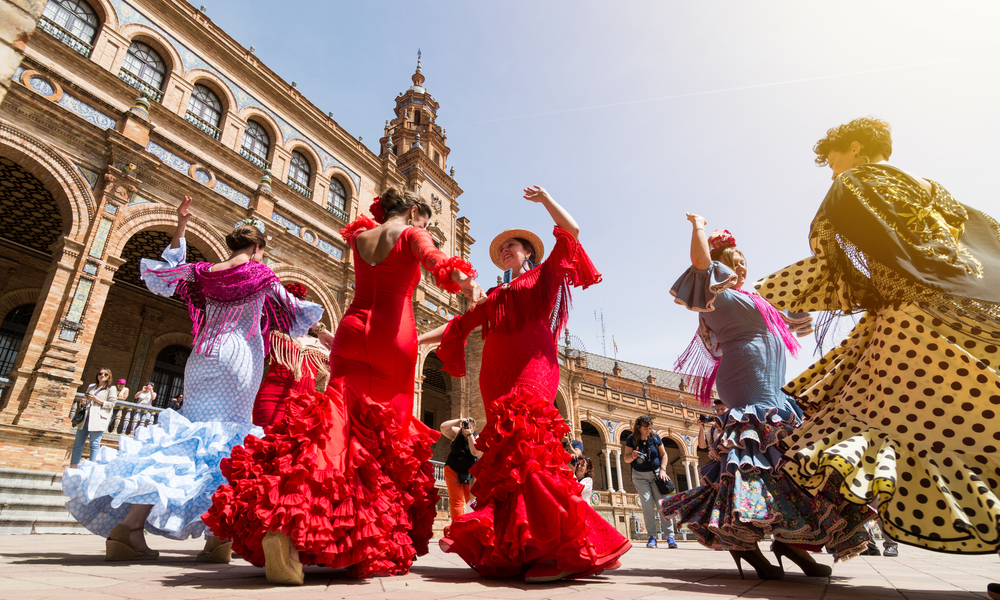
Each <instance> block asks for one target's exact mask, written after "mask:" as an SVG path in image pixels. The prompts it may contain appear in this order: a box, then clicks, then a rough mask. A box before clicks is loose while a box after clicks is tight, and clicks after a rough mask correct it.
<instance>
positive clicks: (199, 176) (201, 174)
mask: <svg viewBox="0 0 1000 600" xmlns="http://www.w3.org/2000/svg"><path fill="white" fill-rule="evenodd" d="M194 179H195V181H197V182H198V183H200V184H202V185H208V183H209V182H210V181H212V177H211V176H210V175H209V174H208V172H207V171H205V170H204V169H197V170H195V172H194Z"/></svg>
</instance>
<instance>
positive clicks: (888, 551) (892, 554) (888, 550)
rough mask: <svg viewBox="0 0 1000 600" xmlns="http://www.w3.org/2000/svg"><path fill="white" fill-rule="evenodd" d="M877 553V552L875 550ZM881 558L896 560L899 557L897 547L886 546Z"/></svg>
mask: <svg viewBox="0 0 1000 600" xmlns="http://www.w3.org/2000/svg"><path fill="white" fill-rule="evenodd" d="M876 552H878V550H876ZM882 556H888V557H889V558H896V557H897V556H899V547H897V546H886V547H885V551H884V552H882Z"/></svg>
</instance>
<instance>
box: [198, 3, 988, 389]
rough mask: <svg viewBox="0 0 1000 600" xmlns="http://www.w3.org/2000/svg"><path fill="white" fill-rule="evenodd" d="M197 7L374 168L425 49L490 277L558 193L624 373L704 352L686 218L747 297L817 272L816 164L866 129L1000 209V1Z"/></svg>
mask: <svg viewBox="0 0 1000 600" xmlns="http://www.w3.org/2000/svg"><path fill="white" fill-rule="evenodd" d="M199 2H205V3H206V4H207V6H206V8H207V14H208V16H209V17H211V18H212V19H213V20H214V21H215V22H216V23H217V24H219V25H220V26H221V27H222V28H223V29H225V30H226V31H228V32H229V34H230V35H232V36H233V37H234V38H235V39H236V40H237V41H239V42H240V43H242V44H243V45H244V46H247V47H249V46H251V45H252V46H255V47H256V54H257V55H258V56H259V57H260V58H261V59H262V60H264V62H265V63H266V64H267V65H268V66H269V67H270V68H271V69H273V70H274V71H275V72H276V73H278V74H279V75H280V76H281V77H283V78H284V79H285V80H286V81H289V82H290V81H296V82H297V83H298V89H299V90H300V91H302V92H303V93H304V94H305V95H306V97H308V98H309V99H310V100H311V101H312V102H313V103H315V104H316V105H317V106H319V107H320V108H321V109H322V110H324V111H332V112H333V116H334V118H335V119H336V120H337V121H338V122H339V123H340V124H341V125H342V126H344V127H345V128H346V129H347V130H348V131H349V132H350V133H351V134H353V135H355V136H363V137H364V141H365V143H366V144H367V145H368V147H369V148H373V149H374V150H375V151H376V152H377V151H378V139H379V138H380V137H381V135H382V128H383V124H384V122H385V120H386V119H388V118H390V117H392V107H393V99H394V98H395V96H396V94H397V93H400V92H402V91H404V90H405V89H406V88H407V87H408V86H409V85H410V80H409V77H410V75H411V74H412V73H413V68H414V66H415V59H416V52H417V49H418V48H420V49H421V50H422V51H423V63H422V66H423V73H424V75H425V76H426V77H427V81H426V84H425V87H427V89H428V90H429V91H430V92H431V93H432V94H433V95H434V96H435V97H436V98H437V100H438V101H439V102H440V103H441V109H440V111H439V114H438V121H437V122H438V124H440V125H441V126H443V127H445V128H447V129H448V142H449V145H450V147H451V150H452V152H451V157H450V160H449V163H450V165H451V166H454V167H455V169H456V179H457V181H458V183H459V185H460V186H461V187H462V188H463V189H464V190H465V193H464V194H463V195H462V196H461V198H460V199H459V201H460V204H461V214H463V215H465V216H467V217H469V219H471V221H472V235H473V237H475V238H476V239H477V240H478V242H477V244H476V245H475V246H474V249H473V254H472V260H473V264H474V265H476V267H477V268H478V269H479V272H480V281H481V283H483V285H484V286H485V287H489V285H490V283H491V282H495V278H496V275H497V272H496V269H495V268H494V267H493V266H492V264H491V263H490V261H489V258H488V246H489V242H490V240H492V238H493V236H494V235H495V234H496V233H498V232H499V231H501V230H503V229H506V228H508V227H527V228H530V229H532V230H534V231H535V232H537V233H538V234H539V235H541V236H542V238H543V240H545V241H546V242H547V243H548V244H549V245H551V243H552V237H551V228H552V225H551V222H550V220H549V218H548V216H547V214H546V213H545V211H544V210H543V209H542V208H541V207H539V206H538V205H534V204H530V203H528V202H526V201H524V200H522V199H521V192H520V190H521V189H522V188H524V187H525V186H527V185H532V184H538V185H542V186H544V187H546V188H547V189H548V190H549V191H550V193H551V194H552V195H553V196H554V197H555V198H556V199H557V200H558V201H559V202H560V203H562V204H563V205H564V206H565V207H566V208H567V209H568V210H569V211H570V212H571V213H572V214H573V215H574V216H575V217H576V219H577V220H578V221H579V223H580V226H581V235H580V237H581V240H582V242H583V244H584V246H585V247H586V249H587V250H588V252H589V253H590V255H591V257H592V258H593V260H594V262H595V264H596V265H597V266H598V268H599V269H600V270H601V271H602V272H603V273H604V282H603V283H602V284H601V285H599V286H596V287H593V288H591V289H590V290H587V291H585V292H579V291H578V292H577V293H576V294H575V298H574V299H575V310H574V312H573V313H572V316H571V319H570V324H569V327H570V330H571V332H572V333H573V334H574V335H576V336H578V337H579V338H580V339H581V340H582V341H583V343H584V344H585V346H586V349H587V350H588V351H591V352H598V353H600V352H602V349H601V345H600V343H599V341H598V338H597V327H596V325H595V320H594V312H595V311H599V310H601V308H602V307H603V312H604V320H605V325H606V329H607V353H608V355H609V356H610V355H612V352H613V350H612V345H611V340H612V335H613V336H614V339H615V340H616V341H617V344H618V356H619V358H621V359H623V360H627V361H630V362H636V363H641V364H647V365H652V366H657V367H660V368H671V366H672V365H673V362H674V360H675V359H676V358H677V356H678V354H679V353H680V352H681V351H682V350H683V349H684V348H685V347H686V345H687V344H688V342H689V341H690V340H691V338H692V336H693V334H694V330H695V327H696V323H697V318H696V316H695V315H694V314H693V313H689V312H687V311H685V310H684V309H683V308H681V307H680V306H677V305H675V304H674V303H673V301H672V298H671V297H670V295H669V293H668V290H669V289H670V286H671V284H672V283H673V281H674V280H675V279H676V278H677V277H678V276H679V275H680V274H681V273H682V272H683V270H684V269H685V268H687V266H688V265H689V260H688V245H689V239H690V238H689V236H690V225H689V224H688V222H687V221H686V220H685V218H684V213H685V211H695V212H699V213H701V214H702V215H704V216H705V217H706V218H707V219H708V228H709V229H714V228H725V229H729V230H730V231H732V232H733V234H734V235H735V236H736V239H737V241H738V244H739V247H740V248H741V249H742V250H743V251H744V252H745V253H746V255H747V258H748V262H749V268H750V274H749V276H748V279H749V280H750V281H754V280H756V279H758V278H760V277H763V276H766V275H768V274H769V273H771V272H773V271H775V270H778V269H780V268H782V267H784V266H786V265H788V264H790V263H793V262H795V261H797V260H799V259H801V258H804V257H806V256H807V255H808V254H809V247H808V241H807V236H808V229H809V223H810V221H811V219H812V217H813V215H814V214H815V212H816V209H817V208H818V207H819V204H820V202H821V201H822V199H823V196H824V195H825V193H826V191H827V189H828V188H829V185H830V175H831V173H830V170H829V169H828V168H822V169H821V168H818V167H816V166H815V165H814V164H813V162H812V161H813V158H814V155H813V153H812V152H811V148H812V146H813V144H814V143H815V142H816V140H817V139H819V138H820V137H822V136H823V135H824V133H825V131H826V130H827V129H828V128H830V127H832V126H835V125H838V124H840V123H843V122H846V121H849V120H850V119H852V118H855V117H858V116H864V115H875V116H878V117H881V118H883V119H886V120H887V121H889V122H890V124H891V125H892V127H893V141H894V148H893V149H894V152H893V155H892V159H891V162H892V163H893V164H896V165H898V166H900V167H902V168H904V169H907V170H909V171H912V172H915V173H917V174H918V175H921V176H923V177H926V178H929V179H933V180H935V181H938V182H940V183H942V184H943V185H944V186H945V187H947V188H948V189H949V190H950V191H951V192H952V193H953V194H954V195H955V196H956V197H957V198H958V199H959V200H960V201H963V202H965V203H967V204H971V205H973V206H976V207H977V208H980V209H983V210H985V211H987V212H990V213H992V214H993V215H994V216H1000V193H998V192H1000V188H998V187H997V186H996V185H993V187H991V184H993V180H994V179H995V177H996V176H995V171H996V166H997V165H998V164H1000V160H998V159H1000V149H998V145H997V140H998V139H1000V116H998V112H997V108H998V105H1000V102H998V100H1000V62H998V59H1000V34H998V31H1000V3H996V2H918V1H879V2H871V1H867V2H851V1H845V0H841V1H839V2H800V1H790V2H764V1H760V2H745V1H740V2H710V1H705V2H672V1H664V0H660V1H651V2H638V1H635V2H632V1H625V0H621V1H618V2H592V1H586V0H572V1H570V0H559V1H556V0H545V1H542V0H533V1H522V0H506V1H505V2H489V3H487V2H467V1H451V2H436V1H434V0H425V1H423V2H396V1H381V0H371V1H363V2H359V1H356V0H355V1H351V2H346V1H319V2H302V1H286V2H284V3H282V4H280V8H276V7H278V6H279V4H277V3H275V2H273V1H264V0H239V1H235V0H199ZM807 342H808V344H807V350H808V352H806V353H804V354H805V357H804V358H800V359H799V360H797V361H791V362H790V364H789V369H788V375H789V377H791V376H793V375H795V374H796V373H797V372H798V371H800V370H801V369H802V368H804V367H805V366H807V365H808V364H809V363H810V362H811V360H810V359H811V351H812V349H813V344H812V343H811V338H810V339H809V340H807Z"/></svg>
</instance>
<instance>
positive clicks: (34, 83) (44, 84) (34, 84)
mask: <svg viewBox="0 0 1000 600" xmlns="http://www.w3.org/2000/svg"><path fill="white" fill-rule="evenodd" d="M28 85H29V86H31V89H33V90H35V91H36V92H38V93H39V94H41V95H43V96H51V95H52V94H54V93H56V88H54V87H52V84H51V83H49V82H48V80H46V79H42V78H41V77H32V78H31V80H30V81H28Z"/></svg>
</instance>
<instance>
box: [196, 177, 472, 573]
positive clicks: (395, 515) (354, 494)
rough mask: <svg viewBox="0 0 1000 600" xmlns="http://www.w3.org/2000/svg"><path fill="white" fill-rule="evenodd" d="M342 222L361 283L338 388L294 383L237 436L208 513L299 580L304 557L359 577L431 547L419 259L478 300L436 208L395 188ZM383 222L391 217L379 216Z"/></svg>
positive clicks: (338, 361) (346, 322) (345, 331)
mask: <svg viewBox="0 0 1000 600" xmlns="http://www.w3.org/2000/svg"><path fill="white" fill-rule="evenodd" d="M371 211H372V214H373V215H374V216H375V220H376V221H378V223H375V222H373V221H372V220H371V219H368V218H367V217H364V216H361V217H359V218H358V219H357V220H356V221H355V222H353V223H351V224H350V225H349V226H348V227H347V228H346V229H343V230H341V232H340V233H341V235H343V236H344V239H346V240H347V242H348V243H349V244H350V245H351V247H352V249H353V256H354V266H355V296H354V301H353V302H352V303H351V306H350V308H348V310H347V313H346V314H345V315H344V318H343V319H342V320H341V322H340V326H339V327H338V329H337V333H336V336H335V337H334V340H333V345H332V348H331V352H330V374H331V378H330V387H331V388H332V391H328V392H325V393H318V394H297V395H296V394H292V395H291V396H290V397H289V398H287V399H286V407H287V408H286V411H285V416H284V418H283V419H282V420H281V421H278V422H276V423H275V424H273V425H272V426H270V427H269V428H268V429H267V430H266V433H267V435H266V436H265V437H264V438H263V439H258V438H255V437H252V436H250V437H247V439H246V441H245V443H244V445H243V446H240V447H236V448H234V449H233V453H232V457H231V459H230V461H229V462H228V463H224V464H223V473H224V474H225V475H226V477H227V478H228V479H229V482H230V483H229V485H222V486H220V487H219V490H218V491H217V492H216V494H215V497H214V502H213V505H212V507H211V508H210V509H209V511H208V512H207V513H206V514H205V515H204V517H203V519H204V521H205V523H206V524H208V526H209V527H210V528H211V529H212V531H213V532H215V533H216V534H217V535H219V536H220V537H223V538H224V539H231V540H233V550H234V551H236V552H238V553H239V554H240V556H242V557H244V558H246V559H247V560H248V561H250V562H251V563H253V564H255V565H258V566H261V565H264V567H265V572H266V575H267V578H268V580H269V581H271V582H272V583H282V584H293V585H301V584H302V580H303V575H302V564H303V563H304V564H315V565H324V566H327V567H330V568H345V567H346V568H347V569H348V575H350V576H351V577H369V576H377V575H398V574H403V573H406V572H407V571H409V568H410V565H411V564H412V562H413V559H414V557H415V556H417V555H423V554H426V553H427V542H428V540H430V537H431V525H432V523H433V521H434V516H435V514H436V509H435V505H436V503H437V492H436V490H435V489H434V473H433V467H432V466H431V464H430V463H429V462H428V460H429V459H430V457H431V454H432V451H431V446H432V445H433V444H434V442H436V441H437V439H438V437H440V433H439V432H437V431H433V430H431V429H430V428H428V427H427V426H425V425H424V424H423V423H421V422H420V421H419V420H417V419H415V418H414V417H413V416H412V412H413V378H414V368H415V366H416V361H417V331H416V324H415V321H414V318H413V308H412V303H413V290H414V288H415V287H416V285H417V283H418V282H419V281H420V266H421V265H423V266H424V268H426V269H427V270H428V271H430V272H431V273H432V274H433V275H434V277H435V280H436V282H437V285H438V286H439V287H441V288H442V289H444V290H447V291H449V292H452V293H458V292H462V293H464V294H466V295H467V296H468V297H469V298H471V299H473V300H474V301H475V300H478V299H479V296H480V295H481V294H482V290H481V289H480V288H479V287H478V285H476V283H475V282H474V281H472V278H473V277H475V276H476V272H475V271H474V270H473V269H472V265H470V264H469V263H468V262H466V261H464V260H462V259H461V258H459V257H452V258H449V257H448V256H446V255H445V254H444V253H442V252H441V251H439V250H438V249H437V248H435V246H434V242H433V240H432V239H431V236H430V234H429V233H427V231H426V230H425V229H424V226H425V225H426V223H427V220H428V219H429V218H430V216H431V214H432V213H431V210H430V207H428V206H427V204H426V203H425V202H423V201H422V200H420V199H419V198H417V197H416V196H414V195H413V194H410V193H404V192H400V191H397V190H395V189H390V190H388V191H386V192H385V193H384V194H383V195H382V197H381V198H376V199H375V202H373V203H372V206H371ZM379 223H381V224H379Z"/></svg>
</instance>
